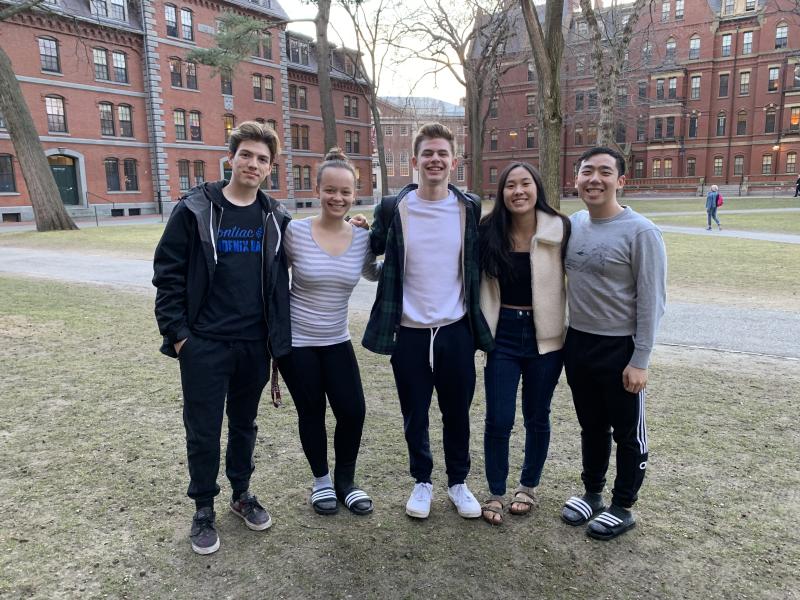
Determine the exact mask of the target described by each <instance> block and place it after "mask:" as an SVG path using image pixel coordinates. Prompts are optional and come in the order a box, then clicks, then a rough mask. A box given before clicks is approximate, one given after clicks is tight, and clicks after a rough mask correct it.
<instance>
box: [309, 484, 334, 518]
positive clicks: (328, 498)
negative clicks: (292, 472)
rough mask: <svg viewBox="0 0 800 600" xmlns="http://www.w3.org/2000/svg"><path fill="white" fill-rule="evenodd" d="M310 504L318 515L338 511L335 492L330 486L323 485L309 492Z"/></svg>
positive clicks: (332, 513)
mask: <svg viewBox="0 0 800 600" xmlns="http://www.w3.org/2000/svg"><path fill="white" fill-rule="evenodd" d="M311 506H313V507H314V512H316V513H317V514H318V515H335V514H336V513H337V512H339V503H338V502H337V501H336V492H334V491H333V488H332V487H324V488H320V489H318V490H317V491H316V492H312V493H311Z"/></svg>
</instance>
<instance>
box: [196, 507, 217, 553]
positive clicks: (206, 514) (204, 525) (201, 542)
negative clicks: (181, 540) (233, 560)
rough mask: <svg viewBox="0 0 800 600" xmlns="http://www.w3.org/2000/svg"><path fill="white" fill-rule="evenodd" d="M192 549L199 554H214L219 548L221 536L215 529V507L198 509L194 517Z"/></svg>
mask: <svg viewBox="0 0 800 600" xmlns="http://www.w3.org/2000/svg"><path fill="white" fill-rule="evenodd" d="M189 539H190V540H192V550H194V551H195V552H197V553H198V554H213V553H214V552H216V551H217V550H219V536H218V535H217V530H216V529H214V509H213V508H211V507H210V506H206V507H203V508H201V509H200V510H198V511H197V512H196V513H195V515H194V518H193V519H192V531H191V533H190V534H189Z"/></svg>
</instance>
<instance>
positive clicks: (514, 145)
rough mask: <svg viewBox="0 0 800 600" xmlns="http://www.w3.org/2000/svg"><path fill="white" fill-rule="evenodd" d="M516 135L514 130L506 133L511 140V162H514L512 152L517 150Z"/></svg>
mask: <svg viewBox="0 0 800 600" xmlns="http://www.w3.org/2000/svg"><path fill="white" fill-rule="evenodd" d="M518 135H519V134H518V133H517V130H516V129H512V130H511V131H509V132H508V137H510V138H511V160H512V161H513V160H514V151H515V150H516V149H517V136H518Z"/></svg>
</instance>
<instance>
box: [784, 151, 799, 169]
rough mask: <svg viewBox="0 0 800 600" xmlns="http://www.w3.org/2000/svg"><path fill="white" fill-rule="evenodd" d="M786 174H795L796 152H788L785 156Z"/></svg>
mask: <svg viewBox="0 0 800 600" xmlns="http://www.w3.org/2000/svg"><path fill="white" fill-rule="evenodd" d="M786 172H787V173H797V152H789V153H788V154H787V155H786Z"/></svg>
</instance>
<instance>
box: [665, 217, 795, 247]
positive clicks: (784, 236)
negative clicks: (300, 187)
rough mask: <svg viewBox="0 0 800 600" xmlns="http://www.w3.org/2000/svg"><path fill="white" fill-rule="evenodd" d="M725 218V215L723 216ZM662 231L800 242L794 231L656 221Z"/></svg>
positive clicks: (767, 240)
mask: <svg viewBox="0 0 800 600" xmlns="http://www.w3.org/2000/svg"><path fill="white" fill-rule="evenodd" d="M723 218H724V217H723ZM656 225H658V228H659V229H660V230H661V231H664V232H667V233H685V234H688V235H713V236H716V237H727V238H739V239H744V240H763V241H766V242H780V243H782V244H800V235H795V234H792V233H768V232H766V231H736V230H733V229H725V228H724V227H723V229H722V231H718V230H717V229H716V228H714V229H712V230H711V231H708V230H707V229H706V228H705V227H680V226H678V225H662V224H660V223H656Z"/></svg>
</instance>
